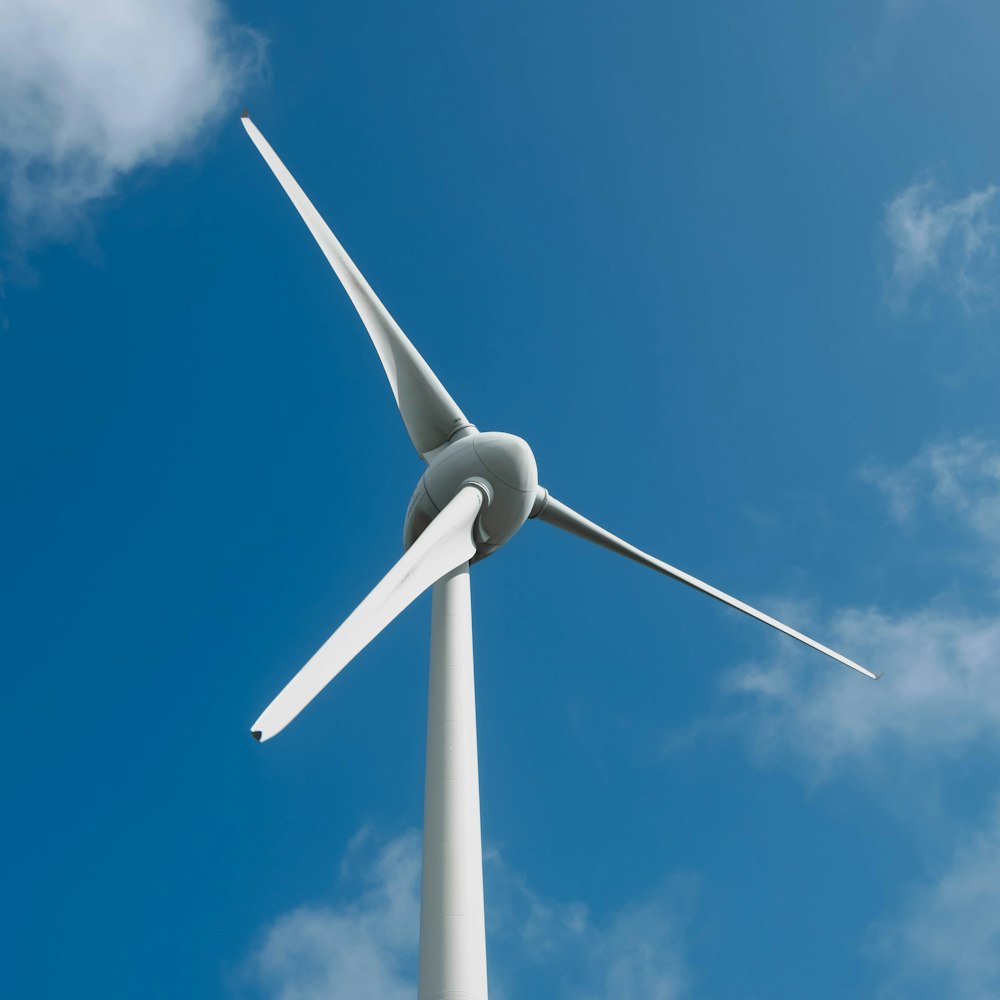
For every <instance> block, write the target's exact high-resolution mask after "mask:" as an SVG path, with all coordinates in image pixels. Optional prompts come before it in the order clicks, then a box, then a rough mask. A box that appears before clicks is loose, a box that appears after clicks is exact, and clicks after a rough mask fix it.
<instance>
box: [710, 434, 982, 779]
mask: <svg viewBox="0 0 1000 1000" xmlns="http://www.w3.org/2000/svg"><path fill="white" fill-rule="evenodd" d="M862 475H863V476H864V478H865V479H867V480H868V481H869V482H871V483H873V484H874V485H875V486H877V487H878V489H879V490H880V491H881V492H882V493H883V494H884V496H885V497H886V500H887V502H888V506H889V510H890V513H891V514H892V516H893V518H894V519H895V520H896V521H897V522H900V523H902V524H906V525H911V524H913V522H914V521H915V520H916V517H917V515H918V514H919V513H923V512H930V513H933V514H934V515H936V516H937V517H939V518H942V519H944V520H945V521H946V522H947V523H949V524H950V525H952V526H953V527H956V528H957V529H958V530H959V532H960V533H961V535H963V536H964V539H965V544H964V546H961V547H964V550H965V553H966V557H965V559H964V561H965V563H966V564H967V565H969V566H970V568H971V569H972V570H973V572H974V573H976V574H978V575H980V577H981V575H982V574H984V573H985V574H987V575H992V574H997V573H1000V558H998V549H1000V445H998V444H997V443H995V442H992V441H989V440H988V439H986V438H984V437H981V436H977V435H970V436H966V437H962V438H959V439H957V440H954V441H942V442H937V443H935V444H932V445H928V446H927V447H926V448H924V449H922V450H921V451H920V452H919V453H918V454H917V455H916V456H915V457H914V458H912V459H910V460H909V461H908V462H906V463H905V464H903V465H902V466H900V467H898V468H889V467H886V466H881V465H875V464H870V465H869V466H867V467H866V468H865V469H864V470H862ZM970 543H971V544H970ZM980 590H981V588H980ZM987 605H989V600H987ZM796 617H797V619H803V620H805V619H808V617H809V614H808V610H801V611H797V612H796ZM813 617H815V616H813ZM814 627H815V628H816V629H817V631H821V632H822V633H823V634H824V635H830V636H831V637H832V641H833V645H834V647H835V648H843V649H850V650H851V651H852V655H855V656H857V657H858V659H859V660H860V661H861V662H863V663H867V664H873V665H875V667H876V668H877V669H878V670H881V671H884V673H885V676H884V677H883V678H882V679H881V680H880V681H879V682H878V684H874V685H871V684H867V685H866V684H851V683H844V678H842V677H840V676H838V675H837V673H836V672H835V671H832V670H817V669H815V666H816V665H815V664H812V663H806V662H804V658H803V655H802V653H800V651H799V650H798V649H794V648H790V644H788V643H780V644H779V643H775V644H774V645H773V647H772V648H773V650H774V655H773V656H772V657H770V658H768V659H766V660H763V661H758V662H753V663H746V664H743V665H741V666H739V667H737V668H736V669H734V670H732V671H730V672H729V674H728V675H727V677H726V680H725V686H726V689H727V691H728V693H729V694H730V695H736V696H737V697H738V698H739V699H740V701H741V703H742V705H743V707H744V709H745V711H746V712H747V714H748V717H749V719H751V720H752V722H751V723H750V724H747V725H745V726H741V729H742V730H744V731H746V732H748V733H750V734H752V735H751V736H750V739H751V741H752V743H753V747H754V749H755V751H756V752H758V753H759V754H762V755H764V756H769V755H775V754H778V755H782V754H785V753H790V756H791V758H792V759H794V760H796V761H797V762H798V763H799V765H800V766H802V767H804V768H806V769H807V770H808V771H809V772H810V773H812V774H813V775H814V776H819V777H822V776H824V775H826V774H828V773H829V772H830V771H831V769H832V768H833V767H835V766H836V765H837V764H839V763H844V762H847V761H850V762H852V763H857V762H858V760H859V759H860V758H862V757H865V756H869V755H873V754H875V753H876V752H877V753H879V754H883V753H885V752H887V751H892V752H895V753H896V754H904V755H906V756H908V757H912V756H922V755H926V754H930V753H933V754H936V755H941V754H944V755H957V754H961V753H965V752H967V751H969V750H970V749H971V748H972V747H974V746H976V745H979V744H982V743H983V742H990V743H996V732H997V726H998V724H1000V612H998V610H997V609H996V608H993V607H991V606H987V607H986V609H985V610H982V609H971V608H969V607H967V606H964V605H962V604H960V603H956V601H955V599H954V598H951V597H949V598H945V597H942V598H939V599H937V600H934V601H932V602H930V603H929V604H927V605H926V606H924V607H919V608H916V609H911V610H905V611H895V612H891V613H890V612H886V611H883V610H880V609H878V608H843V609H840V610H839V611H837V612H835V613H834V614H832V615H830V616H828V620H827V621H826V622H825V623H818V624H817V623H815V622H814ZM793 660H795V661H800V660H801V661H802V662H801V663H800V662H796V663H794V665H793V664H792V661H793ZM847 680H852V678H848V679H847ZM743 721H747V720H746V719H744V720H743Z"/></svg>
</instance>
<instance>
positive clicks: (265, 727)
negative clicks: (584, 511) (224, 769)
mask: <svg viewBox="0 0 1000 1000" xmlns="http://www.w3.org/2000/svg"><path fill="white" fill-rule="evenodd" d="M482 504H483V494H482V493H481V492H480V491H479V490H478V489H477V488H476V487H475V486H465V487H463V488H462V489H461V490H459V491H458V493H457V494H456V496H455V499H454V500H452V501H451V503H449V504H448V506H447V507H445V509H444V510H443V511H441V513H440V514H438V516H437V517H436V518H434V520H433V521H431V523H430V525H429V526H428V527H427V529H426V530H425V531H424V533H423V534H422V535H421V536H420V537H419V538H418V539H417V540H416V541H415V542H414V543H413V544H412V545H411V546H410V548H409V549H407V551H406V552H405V553H404V555H403V558H402V559H400V560H399V562H398V563H396V565H395V566H393V567H392V569H391V570H389V572H388V573H387V574H386V575H385V576H384V577H383V578H382V580H381V581H380V583H379V584H378V586H376V588H375V589H374V590H373V591H372V592H371V593H370V594H369V595H368V596H367V597H366V598H365V599H364V600H363V601H362V602H361V603H360V604H359V605H358V606H357V608H356V609H355V610H354V611H353V612H352V614H351V615H350V617H349V618H348V619H347V620H346V621H345V622H344V624H343V625H341V626H340V628H338V629H337V631H336V632H334V633H333V635H331V636H330V638H329V639H327V640H326V642H325V643H323V645H322V646H321V647H320V648H319V650H318V651H317V652H316V653H315V654H314V656H313V657H312V659H311V660H309V662H308V663H307V664H306V665H305V666H304V667H303V668H302V669H301V670H300V671H299V672H298V673H297V674H296V675H295V676H294V677H293V678H292V679H291V680H290V681H289V682H288V683H287V684H286V685H285V687H284V689H283V690H282V691H281V693H280V694H279V695H278V697H277V698H275V699H274V701H272V702H271V704H270V705H268V706H267V708H266V709H264V712H263V714H262V715H261V717H260V718H259V719H258V720H257V721H256V722H255V723H254V724H253V726H252V728H251V732H252V733H253V735H254V736H255V737H256V738H257V739H258V740H269V739H270V738H271V737H272V736H274V735H275V734H276V733H280V732H281V730H282V729H284V728H285V726H287V725H288V723H289V722H291V721H292V719H294V718H295V716H297V715H298V714H299V712H301V711H302V709H304V708H305V707H306V705H308V704H309V702H311V701H312V700H313V698H315V697H316V695H318V694H319V693H320V691H322V690H323V688H324V687H326V685H327V684H329V683H330V681H332V680H333V678H334V677H336V676H337V674H339V673H340V671H341V670H343V669H344V667H346V666H347V664H348V663H350V662H351V660H353V659H354V657H355V656H357V654H358V653H360V652H361V650H362V649H364V648H365V646H367V645H368V643H369V642H371V641H372V639H374V638H375V636H377V635H378V634H379V632H381V631H382V629H384V628H385V627H386V625H388V624H389V623H390V622H391V621H392V620H393V619H394V618H395V617H396V616H397V615H398V614H399V613H400V612H401V611H403V609H404V608H406V607H408V606H409V605H410V604H411V603H412V602H413V601H415V600H416V599H417V598H418V597H419V596H420V595H421V594H422V593H423V592H424V591H425V590H426V589H427V588H428V587H430V586H431V585H432V584H434V583H436V582H437V581H438V580H440V579H441V577H442V576H444V575H445V574H446V573H450V572H451V570H453V569H455V567H456V566H461V565H462V563H466V562H468V561H469V560H470V559H471V558H472V557H473V556H474V555H475V553H476V546H475V543H474V542H473V540H472V526H473V524H474V523H475V520H476V517H477V516H478V514H479V510H480V508H481V507H482Z"/></svg>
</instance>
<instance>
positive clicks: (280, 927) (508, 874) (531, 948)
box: [240, 831, 690, 1000]
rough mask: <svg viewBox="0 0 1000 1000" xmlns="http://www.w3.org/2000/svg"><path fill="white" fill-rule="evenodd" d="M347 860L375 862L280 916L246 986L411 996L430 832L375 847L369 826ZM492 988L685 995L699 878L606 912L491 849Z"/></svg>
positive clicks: (632, 999) (614, 996)
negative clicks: (600, 914) (687, 924)
mask: <svg viewBox="0 0 1000 1000" xmlns="http://www.w3.org/2000/svg"><path fill="white" fill-rule="evenodd" d="M355 841H356V842H357V843H356V846H355V847H353V848H351V849H349V851H348V861H347V863H346V864H345V866H344V867H345V868H348V869H351V868H361V869H363V870H364V871H366V872H367V875H366V877H365V884H364V886H363V888H362V890H361V891H360V892H359V893H357V894H355V895H354V896H353V897H352V898H348V899H346V900H344V901H342V902H340V903H339V904H338V905H333V906H331V905H311V906H302V907H298V908H296V909H294V910H292V911H291V912H289V913H286V914H284V915H282V916H280V917H278V918H277V919H276V920H274V921H272V922H271V923H270V924H269V925H268V926H267V927H266V928H265V930H264V932H263V934H262V937H261V941H260V943H259V945H258V947H257V948H256V949H254V951H253V952H252V954H251V955H250V956H249V958H248V959H247V960H246V962H245V963H244V968H243V970H242V974H241V976H240V981H241V986H242V987H245V989H246V990H249V991H250V994H249V995H252V996H254V997H259V998H263V1000H321V998H322V1000H376V998H378V1000H402V998H404V997H406V998H411V997H413V996H415V995H416V977H417V945H418V928H419V919H420V836H419V834H418V833H416V832H415V831H410V832H408V833H405V834H403V835H401V836H399V837H396V838H395V839H393V840H391V841H390V842H389V843H388V844H386V845H385V846H383V847H382V849H381V850H380V851H378V852H377V854H376V855H375V857H374V858H371V857H369V856H368V854H369V853H370V851H369V850H368V848H369V846H370V838H368V837H367V836H365V835H359V836H358V837H356V838H355ZM484 867H485V876H486V896H487V911H488V913H487V920H488V939H489V940H488V944H489V962H490V995H491V997H496V998H497V1000H505V998H507V997H514V996H522V995H546V996H551V997H553V998H560V997H564V998H566V1000H569V998H573V1000H682V998H683V997H685V996H687V995H688V981H689V977H688V973H687V969H686V966H685V963H684V959H683V950H682V944H683V941H682V938H683V929H684V921H683V911H685V910H686V909H687V908H688V906H687V904H686V902H685V900H686V898H687V897H689V896H690V891H689V887H688V886H687V885H686V884H681V883H678V886H675V887H671V888H669V889H665V890H663V891H662V892H660V893H657V894H654V895H652V896H651V897H649V898H648V899H645V900H643V901H641V902H639V903H637V904H635V905H633V906H627V907H625V908H623V909H622V910H620V911H619V912H618V913H615V914H613V915H612V916H611V918H610V919H609V920H607V921H603V922H598V921H595V920H593V918H592V917H591V916H590V914H589V913H588V910H587V908H586V907H585V906H584V905H582V904H580V903H568V904H565V903H555V902H551V901H548V900H545V899H543V898H542V897H541V896H540V895H539V894H538V893H537V892H535V891H534V890H533V889H532V888H531V886H530V885H529V884H528V883H527V881H526V880H525V879H524V878H523V877H522V876H520V875H518V874H517V873H516V872H513V871H511V870H510V868H509V867H508V866H507V865H506V864H505V863H504V861H503V859H502V858H501V856H500V854H499V853H498V852H497V851H495V850H493V851H488V852H487V854H486V857H485V859H484Z"/></svg>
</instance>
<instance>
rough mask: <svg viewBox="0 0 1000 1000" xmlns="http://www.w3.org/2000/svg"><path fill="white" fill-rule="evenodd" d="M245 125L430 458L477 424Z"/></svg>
mask: <svg viewBox="0 0 1000 1000" xmlns="http://www.w3.org/2000/svg"><path fill="white" fill-rule="evenodd" d="M243 126H244V128H245V129H246V130H247V133H248V135H249V136H250V138H251V139H253V142H254V145H255V146H256V147H257V149H258V150H260V154H261V156H263V157H264V159H265V160H266V161H267V165H268V166H269V167H270V168H271V170H272V171H274V176H275V177H277V178H278V181H279V182H280V183H281V186H282V187H283V188H284V189H285V193H286V194H287V195H288V197H289V198H290V199H291V200H292V204H293V205H294V206H295V207H296V208H297V209H298V212H299V215H301V216H302V219H303V221H304V222H305V224H306V225H307V226H308V227H309V231H310V232H311V233H312V234H313V236H314V237H315V238H316V242H317V243H318V244H319V246H320V249H321V250H322V251H323V253H324V254H325V255H326V259H327V260H328V261H329V262H330V266H331V267H332V268H333V270H334V272H335V273H336V275H337V277H338V278H339V279H340V283H341V284H342V285H343V286H344V289H345V290H346V292H347V294H348V295H349V296H350V297H351V301H352V302H353V303H354V308H355V309H357V311H358V315H360V316H361V321H362V322H363V323H364V324H365V328H366V329H367V330H368V334H369V336H370V337H371V338H372V343H373V344H374V345H375V350H376V351H378V356H379V358H380V359H381V361H382V367H383V368H384V369H385V374H386V376H387V377H388V379H389V385H390V386H392V394H393V396H395V397H396V405H397V406H398V407H399V412H400V415H401V416H402V418H403V423H404V424H405V425H406V430H407V433H408V434H409V435H410V440H412V441H413V445H414V447H415V448H416V449H417V451H418V452H419V453H420V454H421V455H422V456H426V455H427V453H428V452H430V451H433V450H434V449H435V448H440V447H441V446H442V445H443V444H445V443H446V442H447V441H448V439H449V438H450V437H452V435H454V434H455V432H456V431H459V430H461V429H462V428H463V427H471V426H472V425H471V424H470V422H469V421H468V420H467V419H466V417H465V414H464V413H462V411H461V410H460V409H459V408H458V404H457V403H456V402H455V401H454V400H453V399H452V398H451V396H449V395H448V392H447V390H446V389H445V387H444V386H443V385H442V384H441V382H440V381H439V380H438V377H437V376H436V375H435V374H434V372H432V371H431V369H430V366H429V365H428V364H427V362H426V361H424V359H423V358H422V357H421V356H420V353H419V352H418V351H417V349H416V348H415V347H414V346H413V344H411V343H410V341H409V339H408V338H407V336H406V334H405V333H403V331H402V330H401V329H400V328H399V325H398V324H397V323H396V321H395V320H394V319H393V318H392V316H390V315H389V311H388V310H387V309H386V308H385V306H384V305H382V303H381V302H380V301H379V299H378V296H377V295H376V294H375V293H374V292H373V291H372V289H371V286H370V285H369V284H368V282H367V281H365V278H364V275H362V273H361V272H360V271H359V270H358V269H357V267H356V266H355V264H354V261H352V260H351V258H350V257H348V256H347V252H346V251H345V250H344V248H343V247H342V246H341V245H340V242H339V241H338V240H337V237H336V236H334V235H333V233H332V232H331V231H330V227H329V226H328V225H327V224H326V223H325V222H324V221H323V218H322V216H321V215H320V214H319V212H317V211H316V209H315V208H314V207H313V203H312V202H311V201H310V200H309V199H308V198H307V197H306V195H305V192H304V191H303V190H302V188H300V187H299V185H298V184H297V183H296V181H295V178H294V177H292V175H291V174H290V173H289V172H288V170H287V168H286V167H285V165H284V164H283V163H282V162H281V160H280V159H278V154H277V153H275V151H274V150H273V149H272V148H271V146H270V144H269V143H268V141H267V139H265V138H264V136H262V135H261V134H260V130H259V129H258V128H257V126H256V125H254V123H253V122H252V121H250V118H249V116H247V115H246V114H244V115H243Z"/></svg>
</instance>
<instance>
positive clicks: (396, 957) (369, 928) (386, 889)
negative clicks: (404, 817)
mask: <svg viewBox="0 0 1000 1000" xmlns="http://www.w3.org/2000/svg"><path fill="white" fill-rule="evenodd" d="M419 926H420V838H419V836H418V835H417V834H416V833H415V832H413V831H411V832H409V833H406V834H404V835H403V836H401V837H397V838H396V839H395V840H393V841H392V842H390V843H389V844H388V845H386V846H385V847H384V848H383V849H382V851H381V852H379V854H378V856H377V858H376V859H375V861H374V863H373V865H372V866H371V871H370V875H369V878H368V879H367V885H366V887H365V888H364V890H363V891H362V892H361V894H360V895H359V896H358V897H357V898H356V899H353V900H351V901H349V902H347V903H344V904H343V905H341V906H339V907H328V906H318V905H316V906H301V907H299V908H297V909H295V910H292V911H291V912H290V913H286V914H284V915H283V916H280V917H278V919H277V920H275V921H274V922H273V923H272V924H271V925H270V927H268V929H267V931H266V933H265V935H264V939H263V942H262V943H261V945H260V946H259V947H258V948H257V950H256V951H255V952H254V954H253V955H252V956H251V958H250V959H249V961H248V963H247V968H246V977H247V979H248V980H249V981H251V982H252V983H253V984H254V985H255V986H256V987H257V988H259V990H260V991H261V994H262V995H263V996H265V997H268V998H270V1000H321V998H322V1000H412V998H413V997H414V996H415V995H416V986H415V982H416V966H415V962H416V953H417V936H418V928H419Z"/></svg>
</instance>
